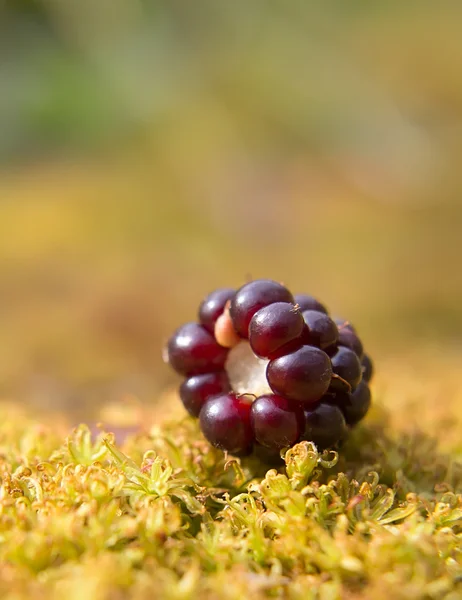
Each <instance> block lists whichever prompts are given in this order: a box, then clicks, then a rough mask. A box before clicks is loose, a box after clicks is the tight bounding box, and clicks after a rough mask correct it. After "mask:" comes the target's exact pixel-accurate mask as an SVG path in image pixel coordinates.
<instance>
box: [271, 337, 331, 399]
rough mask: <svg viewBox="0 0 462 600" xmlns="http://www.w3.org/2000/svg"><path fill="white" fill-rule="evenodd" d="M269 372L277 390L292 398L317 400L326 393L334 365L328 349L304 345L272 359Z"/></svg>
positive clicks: (272, 387)
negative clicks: (327, 351) (326, 350)
mask: <svg viewBox="0 0 462 600" xmlns="http://www.w3.org/2000/svg"><path fill="white" fill-rule="evenodd" d="M266 376H267V379H268V383H269V386H270V388H271V389H272V390H273V392H275V393H276V394H280V395H281V396H285V397H286V398H289V400H296V401H298V402H303V403H304V404H313V403H314V402H316V401H317V400H319V399H320V398H321V397H322V396H323V395H324V394H325V393H326V391H327V389H328V387H329V384H330V381H331V377H332V366H331V362H330V360H329V357H328V356H327V354H326V353H325V352H323V351H322V350H319V348H315V347H314V346H302V347H301V348H299V349H298V350H295V351H294V352H291V353H290V354H285V355H284V356H280V357H279V358H276V359H274V360H272V361H270V362H269V363H268V367H267V369H266Z"/></svg>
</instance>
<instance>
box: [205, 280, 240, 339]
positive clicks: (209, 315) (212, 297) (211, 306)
mask: <svg viewBox="0 0 462 600" xmlns="http://www.w3.org/2000/svg"><path fill="white" fill-rule="evenodd" d="M234 294H235V290H233V289H231V288H222V289H219V290H215V291H213V292H212V293H210V294H209V295H208V296H207V297H206V298H204V300H203V301H202V303H201V305H200V306H199V321H200V322H201V324H202V325H203V326H204V327H205V328H206V329H207V330H208V331H210V333H213V332H214V328H215V323H216V322H217V319H218V317H219V316H220V315H221V314H223V311H224V310H225V306H226V303H227V302H228V301H230V300H231V298H232V297H233V296H234Z"/></svg>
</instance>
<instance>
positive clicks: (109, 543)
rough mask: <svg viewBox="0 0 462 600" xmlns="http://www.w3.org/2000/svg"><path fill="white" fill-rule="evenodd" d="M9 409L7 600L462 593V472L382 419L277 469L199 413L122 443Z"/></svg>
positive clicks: (3, 551)
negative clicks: (208, 438)
mask: <svg viewBox="0 0 462 600" xmlns="http://www.w3.org/2000/svg"><path fill="white" fill-rule="evenodd" d="M0 416H1V419H0V453H1V461H0V475H1V498H0V597H1V598H7V599H9V598H14V599H18V600H19V599H22V598H34V600H41V599H54V598H60V599H61V598H66V599H68V598H69V599H70V600H74V599H75V600H80V599H82V600H90V599H92V600H93V599H96V600H99V599H108V600H109V599H111V600H112V599H115V600H118V599H123V598H129V597H130V598H136V599H146V600H148V599H152V598H166V599H171V600H185V599H194V598H206V599H213V598H217V599H218V598H219V599H220V600H227V599H230V600H231V599H232V600H234V599H236V600H237V599H240V598H249V597H251V598H253V599H255V600H257V599H259V598H266V597H269V598H289V599H291V600H292V599H293V600H298V599H300V600H302V599H303V600H306V599H310V598H319V599H320V600H330V599H335V598H387V599H388V598H393V599H395V598H406V599H412V598H429V599H438V598H446V599H447V600H456V599H457V598H461V597H462V551H461V550H462V548H461V547H462V544H461V541H462V496H461V495H460V492H461V485H462V468H461V466H460V465H459V464H457V463H454V462H453V461H451V459H450V458H449V457H447V456H443V455H441V454H438V453H437V452H436V450H435V445H434V443H433V441H432V440H429V439H428V438H427V437H426V436H425V435H424V434H415V435H407V436H404V435H403V434H397V435H395V436H393V435H392V434H391V433H390V431H389V429H388V428H387V427H386V425H385V424H384V418H383V415H380V418H378V419H375V421H372V422H370V423H368V424H367V426H366V427H363V428H360V429H359V430H358V431H357V432H356V433H355V434H354V436H353V438H352V439H351V441H350V442H349V443H348V444H347V445H346V446H345V448H343V449H342V451H341V454H340V456H339V457H338V456H336V455H334V454H333V453H325V454H323V455H319V454H318V452H317V451H316V448H315V447H314V446H312V445H311V444H308V443H302V444H299V445H298V446H296V447H295V448H293V449H292V450H290V451H289V452H288V453H287V454H286V456H285V461H286V467H287V468H286V469H285V468H280V469H279V471H276V470H269V471H267V472H266V470H265V469H263V468H262V467H261V465H258V464H257V463H255V462H253V461H252V460H248V461H242V462H240V461H237V460H235V459H231V458H228V459H227V458H226V457H224V456H223V454H222V453H220V452H218V451H215V450H212V449H211V448H210V447H209V446H208V445H207V444H206V443H205V442H204V441H203V440H202V439H201V437H200V436H199V435H198V431H197V426H196V424H195V423H194V422H192V421H191V420H189V419H186V420H183V421H181V422H178V421H177V422H172V423H170V424H168V425H165V426H162V427H156V428H154V429H153V430H152V431H151V432H150V434H149V435H146V434H142V435H141V434H140V435H138V436H132V437H131V438H128V439H127V440H126V442H125V443H124V444H123V446H122V447H118V446H117V445H116V444H115V443H114V437H113V435H112V434H110V433H104V432H101V433H100V434H98V435H97V436H96V437H95V436H94V435H93V436H92V434H91V433H90V431H89V429H88V428H87V427H86V426H84V425H82V426H80V427H78V428H77V429H75V430H74V431H73V432H71V433H70V435H69V436H68V437H67V438H65V436H64V435H63V434H62V432H61V431H60V428H59V426H57V425H55V424H53V423H52V424H50V425H49V426H48V425H47V426H44V425H41V424H38V423H36V422H34V421H32V420H31V419H30V418H29V417H28V416H26V415H24V414H21V413H19V412H17V411H14V410H12V409H10V408H8V407H6V408H3V409H2V414H1V415H0ZM379 423H380V424H379Z"/></svg>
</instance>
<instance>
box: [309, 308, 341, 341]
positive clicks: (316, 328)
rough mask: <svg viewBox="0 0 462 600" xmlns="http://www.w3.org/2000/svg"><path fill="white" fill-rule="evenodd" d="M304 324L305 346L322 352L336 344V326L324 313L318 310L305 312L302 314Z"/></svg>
mask: <svg viewBox="0 0 462 600" xmlns="http://www.w3.org/2000/svg"><path fill="white" fill-rule="evenodd" d="M302 315H303V319H304V321H305V323H306V333H305V335H304V342H305V344H311V345H313V346H317V347H318V348H321V350H324V348H329V346H333V345H334V344H336V343H337V340H338V329H337V325H336V324H335V323H334V322H333V321H332V319H331V318H330V317H329V316H328V315H326V314H325V313H322V312H319V311H318V310H305V311H303V313H302Z"/></svg>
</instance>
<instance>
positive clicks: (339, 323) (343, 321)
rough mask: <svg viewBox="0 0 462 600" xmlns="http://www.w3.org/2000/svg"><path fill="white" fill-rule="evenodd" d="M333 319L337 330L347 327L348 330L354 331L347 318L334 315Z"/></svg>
mask: <svg viewBox="0 0 462 600" xmlns="http://www.w3.org/2000/svg"><path fill="white" fill-rule="evenodd" d="M333 321H334V323H335V324H336V325H337V327H338V330H339V331H340V329H349V330H350V331H354V332H355V333H356V329H355V328H354V327H353V325H352V324H351V323H350V321H348V320H347V319H342V318H340V317H335V318H334V319H333Z"/></svg>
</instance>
